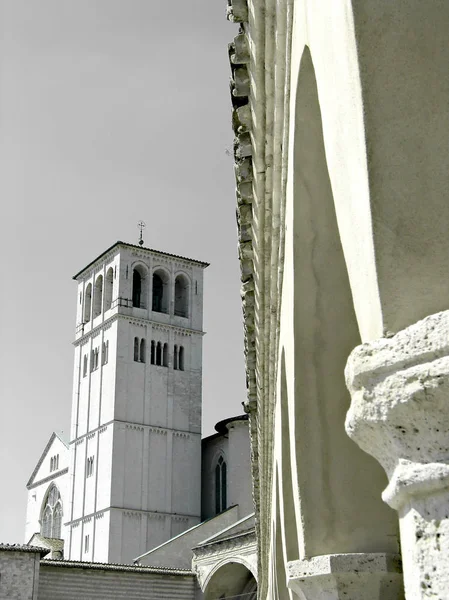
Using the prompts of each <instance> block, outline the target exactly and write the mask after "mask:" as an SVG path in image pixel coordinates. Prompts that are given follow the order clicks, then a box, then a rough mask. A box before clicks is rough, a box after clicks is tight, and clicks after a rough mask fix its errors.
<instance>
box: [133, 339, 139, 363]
mask: <svg viewBox="0 0 449 600" xmlns="http://www.w3.org/2000/svg"><path fill="white" fill-rule="evenodd" d="M134 362H139V338H136V337H135V338H134Z"/></svg>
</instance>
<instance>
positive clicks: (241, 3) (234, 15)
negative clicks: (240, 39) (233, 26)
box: [226, 0, 248, 23]
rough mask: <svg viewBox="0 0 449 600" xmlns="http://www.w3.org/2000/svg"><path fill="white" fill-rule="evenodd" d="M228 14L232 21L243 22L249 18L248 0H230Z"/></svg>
mask: <svg viewBox="0 0 449 600" xmlns="http://www.w3.org/2000/svg"><path fill="white" fill-rule="evenodd" d="M226 16H227V19H228V20H229V21H231V22H232V23H242V22H243V21H247V20H248V4H247V2H246V0H228V6H227V9H226Z"/></svg>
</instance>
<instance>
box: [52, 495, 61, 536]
mask: <svg viewBox="0 0 449 600" xmlns="http://www.w3.org/2000/svg"><path fill="white" fill-rule="evenodd" d="M61 522H62V506H61V503H60V502H58V503H57V504H56V506H55V509H54V511H53V531H52V537H54V538H60V537H61Z"/></svg>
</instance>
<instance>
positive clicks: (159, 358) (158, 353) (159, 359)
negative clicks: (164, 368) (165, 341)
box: [156, 342, 162, 366]
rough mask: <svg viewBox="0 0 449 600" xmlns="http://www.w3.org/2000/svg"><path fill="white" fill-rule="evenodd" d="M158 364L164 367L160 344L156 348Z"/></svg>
mask: <svg viewBox="0 0 449 600" xmlns="http://www.w3.org/2000/svg"><path fill="white" fill-rule="evenodd" d="M156 364H157V365H159V366H161V365H162V345H161V343H160V342H158V343H157V346H156Z"/></svg>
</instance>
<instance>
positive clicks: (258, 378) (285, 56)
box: [228, 0, 293, 597]
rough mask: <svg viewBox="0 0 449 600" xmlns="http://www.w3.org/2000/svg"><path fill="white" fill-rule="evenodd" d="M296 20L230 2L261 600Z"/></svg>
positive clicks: (276, 6) (271, 1) (283, 1)
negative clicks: (233, 28) (234, 32)
mask: <svg viewBox="0 0 449 600" xmlns="http://www.w3.org/2000/svg"><path fill="white" fill-rule="evenodd" d="M292 18H293V1H292V0H277V1H276V0H262V1H261V2H255V1H254V0H248V2H247V3H246V2H245V1H244V0H229V2H228V19H229V20H230V21H233V22H239V23H240V30H239V34H238V35H237V37H236V38H235V39H234V43H233V44H231V45H230V47H229V56H230V63H231V71H232V81H231V99H232V104H233V129H234V133H235V136H236V137H235V143H234V155H235V174H236V184H237V221H238V229H239V257H240V265H241V278H242V303H243V314H244V325H245V356H246V375H247V382H248V383H247V386H248V398H247V403H246V411H247V412H248V414H249V418H250V432H251V454H252V475H253V493H254V501H255V505H256V515H257V533H258V538H259V544H260V547H259V560H260V561H261V562H260V564H259V572H260V573H261V578H262V581H261V582H260V583H261V586H260V588H259V589H260V592H259V593H260V597H265V596H266V595H267V589H266V584H267V580H268V579H267V577H268V576H267V574H268V572H269V569H268V565H266V564H265V563H264V561H265V560H266V557H268V554H269V552H268V550H269V544H270V540H269V538H270V526H271V525H270V524H271V497H272V494H271V481H272V457H273V414H274V400H275V388H276V371H277V363H278V344H279V320H280V299H281V289H282V277H283V260H284V214H285V195H286V176H287V149H288V131H289V127H288V121H289V110H288V109H289V100H290V70H289V67H290V59H289V56H290V47H291V29H292ZM267 32H269V33H268V35H267ZM274 52H276V58H275V57H274ZM256 98H257V102H256V101H255V99H256ZM275 115H276V118H274V116H275ZM254 123H255V124H256V126H253V124H254Z"/></svg>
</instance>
